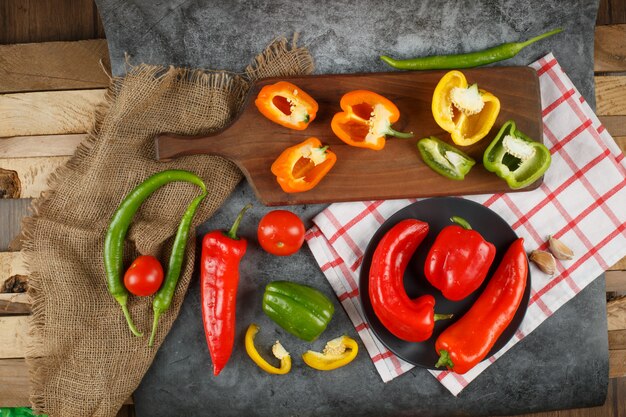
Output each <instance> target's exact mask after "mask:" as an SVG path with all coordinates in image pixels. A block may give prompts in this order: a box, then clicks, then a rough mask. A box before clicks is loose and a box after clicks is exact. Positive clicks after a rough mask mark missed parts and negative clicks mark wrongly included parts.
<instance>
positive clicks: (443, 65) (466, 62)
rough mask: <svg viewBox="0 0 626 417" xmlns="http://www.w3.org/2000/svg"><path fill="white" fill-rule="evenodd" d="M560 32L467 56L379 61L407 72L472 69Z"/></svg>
mask: <svg viewBox="0 0 626 417" xmlns="http://www.w3.org/2000/svg"><path fill="white" fill-rule="evenodd" d="M562 31H563V29H561V28H559V29H554V30H551V31H550V32H546V33H544V34H543V35H539V36H536V37H534V38H532V39H529V40H527V41H525V42H508V43H503V44H502V45H498V46H494V47H493V48H489V49H485V50H482V51H476V52H470V53H467V54H457V55H434V56H426V57H418V58H411V59H403V60H401V59H393V58H390V57H388V56H385V55H383V56H381V57H380V59H382V60H383V61H384V62H386V63H387V64H388V65H390V66H392V67H394V68H398V69H407V70H431V69H457V68H472V67H478V66H481V65H487V64H491V63H493V62H498V61H504V60H505V59H510V58H513V57H514V56H515V55H517V54H518V53H519V52H520V51H521V50H522V49H524V48H525V47H527V46H528V45H530V44H532V43H535V42H537V41H539V40H541V39H544V38H547V37H549V36H552V35H555V34H557V33H559V32H562Z"/></svg>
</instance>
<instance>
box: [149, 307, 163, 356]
mask: <svg viewBox="0 0 626 417" xmlns="http://www.w3.org/2000/svg"><path fill="white" fill-rule="evenodd" d="M159 317H161V312H160V311H158V310H154V321H153V322H152V333H150V341H149V342H148V346H150V347H152V345H154V336H155V335H156V331H157V327H158V326H159Z"/></svg>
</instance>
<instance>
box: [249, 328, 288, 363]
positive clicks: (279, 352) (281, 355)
mask: <svg viewBox="0 0 626 417" xmlns="http://www.w3.org/2000/svg"><path fill="white" fill-rule="evenodd" d="M258 332H259V326H257V325H256V324H254V323H252V324H251V325H250V326H249V327H248V330H247V331H246V352H247V353H248V356H250V359H252V360H253V361H254V363H256V364H257V365H258V366H259V368H261V369H263V370H264V371H265V372H267V373H270V374H275V375H284V374H286V373H288V372H289V371H290V370H291V355H289V352H287V351H286V350H285V348H284V347H283V345H281V344H280V342H279V341H278V340H277V341H276V343H274V346H272V353H273V354H274V356H275V357H276V359H280V368H277V367H275V366H273V365H271V364H269V363H268V362H267V361H266V360H265V359H263V357H261V355H260V354H259V352H258V351H257V350H256V346H254V338H255V337H256V334H257V333H258Z"/></svg>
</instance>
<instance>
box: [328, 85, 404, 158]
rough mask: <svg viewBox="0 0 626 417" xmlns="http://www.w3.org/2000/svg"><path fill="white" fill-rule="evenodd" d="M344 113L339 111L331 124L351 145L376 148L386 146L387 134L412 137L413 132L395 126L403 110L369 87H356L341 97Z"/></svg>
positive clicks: (338, 135)
mask: <svg viewBox="0 0 626 417" xmlns="http://www.w3.org/2000/svg"><path fill="white" fill-rule="evenodd" d="M339 105H340V106H341V110H343V112H339V113H336V114H335V116H334V117H333V120H332V122H331V124H330V127H331V128H332V130H333V132H334V133H335V135H337V137H338V138H339V139H341V140H342V141H344V142H345V143H347V144H348V145H350V146H356V147H359V148H368V149H374V150H376V151H378V150H381V149H382V148H384V147H385V136H386V135H389V136H395V137H398V138H411V137H413V133H412V132H411V133H404V132H398V131H396V130H394V129H392V128H391V125H392V124H393V123H395V122H397V121H398V119H399V118H400V110H398V108H397V107H396V105H395V104H393V103H392V102H391V101H390V100H389V99H387V98H385V97H383V96H381V95H379V94H376V93H374V92H372V91H367V90H355V91H350V92H349V93H346V94H344V95H343V97H341V101H340V103H339Z"/></svg>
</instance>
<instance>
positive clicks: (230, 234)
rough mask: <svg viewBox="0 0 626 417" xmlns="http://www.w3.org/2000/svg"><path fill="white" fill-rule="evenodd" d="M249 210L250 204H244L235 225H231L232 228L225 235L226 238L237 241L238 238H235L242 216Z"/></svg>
mask: <svg viewBox="0 0 626 417" xmlns="http://www.w3.org/2000/svg"><path fill="white" fill-rule="evenodd" d="M250 208H252V204H246V205H245V207H244V208H242V209H241V211H240V212H239V215H238V216H237V218H236V219H235V223H233V226H232V227H231V228H230V230H229V231H228V233H226V236H228V237H229V238H231V239H234V240H239V238H238V237H237V229H238V228H239V223H241V219H243V215H244V214H245V212H246V211H248V209H250Z"/></svg>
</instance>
